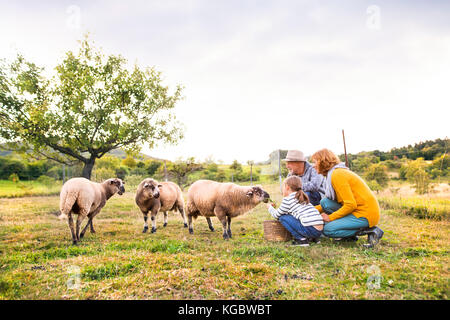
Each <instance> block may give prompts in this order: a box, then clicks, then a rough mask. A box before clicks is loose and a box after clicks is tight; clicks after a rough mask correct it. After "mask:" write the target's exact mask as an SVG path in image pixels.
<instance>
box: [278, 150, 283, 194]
mask: <svg viewBox="0 0 450 320" xmlns="http://www.w3.org/2000/svg"><path fill="white" fill-rule="evenodd" d="M278 177H279V178H280V191H281V193H283V185H282V184H283V182H282V179H281V150H280V149H278Z"/></svg>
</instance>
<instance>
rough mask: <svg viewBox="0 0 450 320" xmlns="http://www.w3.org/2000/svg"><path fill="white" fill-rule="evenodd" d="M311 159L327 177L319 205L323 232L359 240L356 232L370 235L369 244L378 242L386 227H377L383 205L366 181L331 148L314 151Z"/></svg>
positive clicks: (334, 236) (319, 171)
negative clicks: (349, 167)
mask: <svg viewBox="0 0 450 320" xmlns="http://www.w3.org/2000/svg"><path fill="white" fill-rule="evenodd" d="M311 161H312V162H313V163H314V167H315V169H316V171H317V172H318V173H319V174H322V175H324V176H325V177H326V178H327V179H326V192H325V197H323V199H322V200H321V201H320V205H318V206H316V209H318V210H319V212H321V213H322V217H323V219H324V221H325V222H326V224H325V226H324V229H323V233H324V235H326V236H327V237H330V238H341V239H346V240H357V239H358V238H357V237H356V236H357V235H363V234H367V235H368V238H369V246H373V245H375V244H376V243H377V242H378V241H379V239H380V238H381V237H382V236H383V230H381V229H380V228H378V227H376V225H377V223H378V221H379V220H380V207H379V205H378V201H377V199H376V198H375V195H374V194H373V193H372V191H371V190H370V189H369V187H368V186H367V184H366V183H365V182H364V180H362V179H361V178H360V177H359V176H358V175H357V174H355V173H354V172H352V171H350V170H349V169H348V168H347V167H346V166H345V164H344V163H342V162H341V161H340V160H339V158H338V157H337V156H336V155H335V154H334V153H333V152H332V151H330V150H328V149H322V150H319V151H317V152H316V153H314V154H313V155H312V157H311ZM324 212H325V213H324Z"/></svg>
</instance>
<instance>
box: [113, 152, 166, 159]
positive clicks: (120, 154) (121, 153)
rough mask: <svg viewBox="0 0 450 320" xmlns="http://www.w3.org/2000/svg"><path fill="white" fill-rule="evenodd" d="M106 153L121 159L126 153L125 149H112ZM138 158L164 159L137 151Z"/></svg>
mask: <svg viewBox="0 0 450 320" xmlns="http://www.w3.org/2000/svg"><path fill="white" fill-rule="evenodd" d="M107 154H109V155H111V156H115V157H117V158H121V159H125V158H126V157H127V154H126V152H125V151H123V150H122V149H114V150H111V151H110V152H108V153H107ZM137 158H138V159H143V160H157V161H164V159H159V158H155V157H152V156H149V155H147V154H145V153H139V154H138V155H137Z"/></svg>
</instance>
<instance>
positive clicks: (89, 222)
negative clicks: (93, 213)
mask: <svg viewBox="0 0 450 320" xmlns="http://www.w3.org/2000/svg"><path fill="white" fill-rule="evenodd" d="M89 226H91V230H92V217H90V218H89V220H88V222H87V223H86V226H85V227H84V228H83V230H82V231H81V233H80V239H83V237H84V234H85V233H86V230H87V228H88V227H89ZM91 232H92V231H91Z"/></svg>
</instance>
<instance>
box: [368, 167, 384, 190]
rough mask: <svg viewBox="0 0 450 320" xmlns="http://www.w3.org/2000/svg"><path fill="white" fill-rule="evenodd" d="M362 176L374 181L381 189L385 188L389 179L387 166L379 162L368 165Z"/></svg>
mask: <svg viewBox="0 0 450 320" xmlns="http://www.w3.org/2000/svg"><path fill="white" fill-rule="evenodd" d="M364 177H365V178H366V179H367V180H369V181H370V180H373V181H376V183H377V184H378V185H379V186H380V187H381V189H383V188H386V187H387V185H388V181H389V176H388V174H387V167H386V166H385V165H382V164H379V163H376V164H372V165H370V167H368V168H367V169H366V170H365V171H364ZM379 190H380V189H379Z"/></svg>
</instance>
